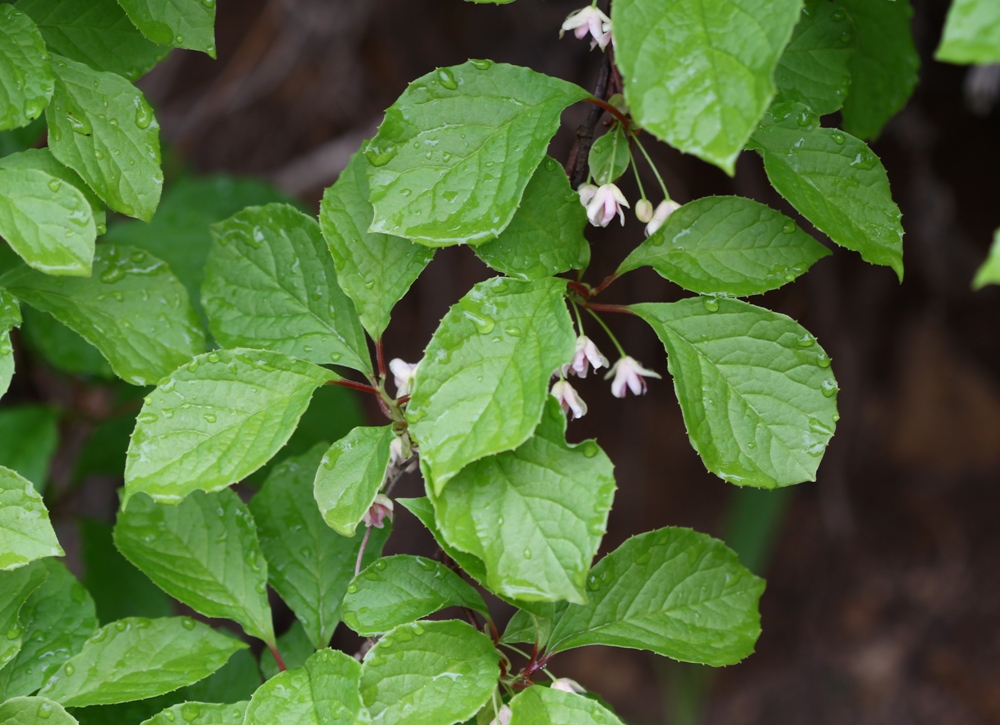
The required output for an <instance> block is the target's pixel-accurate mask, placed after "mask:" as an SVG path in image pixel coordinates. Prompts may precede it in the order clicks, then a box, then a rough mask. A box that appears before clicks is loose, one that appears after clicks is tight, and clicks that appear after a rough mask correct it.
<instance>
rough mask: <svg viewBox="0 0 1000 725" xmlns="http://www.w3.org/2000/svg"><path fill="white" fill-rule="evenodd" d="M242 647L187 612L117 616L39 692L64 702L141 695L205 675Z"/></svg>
mask: <svg viewBox="0 0 1000 725" xmlns="http://www.w3.org/2000/svg"><path fill="white" fill-rule="evenodd" d="M246 646H247V645H246V644H245V643H243V642H240V641H239V640H237V639H233V638H232V637H227V636H225V635H223V634H219V633H218V632H215V631H214V630H212V629H211V628H210V627H208V626H207V625H204V624H202V623H201V622H196V621H194V620H193V619H189V618H188V617H167V618H163V619H145V618H143V617H131V618H129V619H120V620H118V621H117V622H115V623H114V624H109V625H107V626H105V627H102V628H101V629H99V630H97V632H95V633H94V635H93V636H92V637H90V639H88V640H87V641H86V642H85V643H84V645H83V649H81V650H80V652H79V653H78V654H76V655H74V656H73V657H71V658H70V659H69V660H68V661H67V662H66V664H64V665H63V666H62V667H61V668H60V669H59V670H58V671H57V672H56V674H54V675H53V676H52V677H51V678H50V679H49V680H48V682H46V683H45V686H44V687H42V689H41V690H40V691H39V693H38V694H39V695H44V696H45V697H48V698H51V699H53V700H55V701H56V702H59V703H62V704H63V705H66V706H67V707H87V706H88V705H111V704H114V703H117V702H131V701H132V700H145V699H146V698H149V697H156V696H157V695H162V694H164V693H167V692H171V691H173V690H176V689H177V688H179V687H184V686H185V685H190V684H192V683H195V682H197V681H198V680H201V679H204V678H205V677H208V676H209V675H210V674H212V673H213V672H215V671H216V670H217V669H219V668H220V667H222V666H223V665H224V664H225V663H226V660H228V659H229V658H230V656H232V655H233V653H235V652H237V651H239V650H241V649H245V648H246Z"/></svg>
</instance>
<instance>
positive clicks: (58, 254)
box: [0, 164, 97, 277]
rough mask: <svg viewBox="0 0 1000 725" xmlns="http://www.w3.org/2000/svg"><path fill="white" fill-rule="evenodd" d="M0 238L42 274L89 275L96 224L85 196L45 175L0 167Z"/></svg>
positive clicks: (48, 174)
mask: <svg viewBox="0 0 1000 725" xmlns="http://www.w3.org/2000/svg"><path fill="white" fill-rule="evenodd" d="M0 236H3V238H4V239H6V240H7V243H8V244H10V246H11V248H12V249H13V250H14V251H15V252H17V253H18V254H19V255H20V256H21V258H22V259H24V261H25V262H27V263H28V264H30V265H31V266H32V267H34V268H35V269H38V270H40V271H42V272H44V273H46V274H54V275H72V276H77V277H79V276H84V277H85V276H87V275H89V274H90V272H91V260H92V259H93V257H94V240H95V239H97V226H96V224H95V222H94V216H93V212H92V210H91V208H90V205H89V204H88V203H87V197H86V196H85V195H84V194H83V192H81V191H80V190H79V189H77V188H76V187H74V186H72V185H70V184H64V183H63V182H62V180H61V179H60V178H59V177H57V176H53V175H52V174H50V173H48V172H47V171H43V170H41V169H31V168H4V166H3V164H0Z"/></svg>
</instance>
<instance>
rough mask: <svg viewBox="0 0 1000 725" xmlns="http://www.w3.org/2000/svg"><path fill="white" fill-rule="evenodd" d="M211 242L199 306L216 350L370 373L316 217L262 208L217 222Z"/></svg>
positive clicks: (354, 315)
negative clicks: (246, 350) (243, 350)
mask: <svg viewBox="0 0 1000 725" xmlns="http://www.w3.org/2000/svg"><path fill="white" fill-rule="evenodd" d="M212 237H213V239H214V242H213V245H212V251H211V253H210V254H209V257H208V264H207V266H206V267H205V282H204V284H203V285H202V292H201V302H202V304H203V305H204V307H205V312H206V314H207V315H208V321H209V327H210V328H211V330H212V334H213V335H215V338H216V339H217V340H218V341H219V342H220V343H221V344H222V345H223V346H225V347H252V348H262V349H266V350H274V351H276V352H283V353H285V354H286V355H293V356H295V357H297V358H301V359H303V360H309V361H311V362H315V363H320V364H327V363H336V364H338V365H344V366H346V367H349V368H353V369H355V370H359V371H361V372H362V373H365V374H366V375H371V358H370V356H369V354H368V346H367V343H366V342H365V334H364V332H363V331H362V329H361V323H360V321H359V320H358V316H357V313H356V312H355V310H354V304H353V303H352V302H351V300H350V299H349V298H348V297H347V296H345V295H344V293H343V291H342V290H341V289H340V286H339V285H338V284H337V270H336V268H335V267H334V264H333V259H332V258H331V256H330V252H329V251H328V249H327V246H326V244H325V243H324V241H323V235H322V234H321V233H320V230H319V225H318V224H317V223H316V220H315V219H312V218H311V217H307V216H306V215H305V214H303V213H302V212H300V211H298V210H297V209H294V208H293V207H291V206H288V205H286V204H269V205H268V206H262V207H252V208H249V209H245V210H243V211H241V212H239V213H238V214H236V215H235V216H233V217H231V218H230V219H227V220H226V221H224V222H219V223H218V224H216V225H214V226H213V227H212Z"/></svg>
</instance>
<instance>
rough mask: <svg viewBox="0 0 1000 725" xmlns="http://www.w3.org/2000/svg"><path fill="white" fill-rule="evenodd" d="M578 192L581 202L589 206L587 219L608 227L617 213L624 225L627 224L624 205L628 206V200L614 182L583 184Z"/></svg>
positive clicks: (592, 222) (595, 224) (594, 223)
mask: <svg viewBox="0 0 1000 725" xmlns="http://www.w3.org/2000/svg"><path fill="white" fill-rule="evenodd" d="M577 193H578V194H579V195H580V203H581V204H583V205H584V206H585V207H587V219H589V220H590V223H591V224H593V225H594V226H595V227H606V226H607V225H608V224H610V223H611V220H612V219H614V218H615V214H617V215H618V216H619V218H620V219H621V222H622V225H624V224H625V211H624V209H622V207H626V208H628V200H627V199H626V198H625V195H624V194H622V192H621V190H620V189H619V188H618V187H617V186H615V185H614V184H604V185H603V186H599V187H598V186H594V185H593V184H581V185H580V188H579V189H578V190H577Z"/></svg>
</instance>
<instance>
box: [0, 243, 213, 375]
mask: <svg viewBox="0 0 1000 725" xmlns="http://www.w3.org/2000/svg"><path fill="white" fill-rule="evenodd" d="M2 284H4V285H5V286H6V287H7V288H8V289H9V290H10V291H11V292H13V293H14V294H15V295H17V296H18V297H19V298H20V299H21V300H22V301H23V302H26V303H27V304H29V305H31V306H32V307H34V308H36V309H39V310H42V311H43V312H48V313H49V314H51V315H52V316H54V317H55V318H56V319H58V320H59V321H60V322H62V323H63V324H65V325H67V326H68V327H69V328H70V329H72V330H73V331H74V332H77V333H79V334H80V335H81V336H82V337H83V338H84V339H85V340H87V342H89V343H91V344H92V345H94V346H95V347H97V349H99V350H100V351H101V354H103V355H104V357H105V358H107V360H108V362H109V363H111V367H112V368H113V369H114V371H115V373H116V374H117V375H118V376H119V377H121V378H123V379H124V380H126V381H127V382H130V383H132V384H134V385H150V384H153V383H155V382H156V381H157V380H159V379H160V378H162V377H164V376H165V375H167V374H168V373H170V371H172V370H174V369H175V368H176V367H177V366H178V365H181V364H182V363H185V362H187V361H189V360H190V359H191V357H192V356H194V355H197V354H198V353H199V352H201V351H202V350H204V349H205V335H204V333H203V332H202V331H201V327H200V326H199V325H198V319H197V317H196V316H195V314H194V310H193V309H192V308H191V305H190V302H189V301H188V296H187V290H185V289H184V287H183V286H182V285H181V284H180V282H178V280H177V278H176V277H174V275H173V273H172V272H171V271H170V268H169V267H167V265H166V264H164V263H163V262H161V261H160V260H159V259H157V258H156V257H153V256H152V255H150V254H149V253H147V252H143V251H140V250H138V249H133V248H131V247H119V246H116V245H112V244H102V245H101V246H100V248H99V249H98V250H97V254H95V255H94V275H93V277H89V278H60V279H56V278H53V277H50V276H48V275H44V274H41V273H40V272H36V271H33V270H30V269H27V268H25V267H22V268H21V269H17V270H14V271H11V272H8V273H7V274H6V275H4V277H3V278H2Z"/></svg>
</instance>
